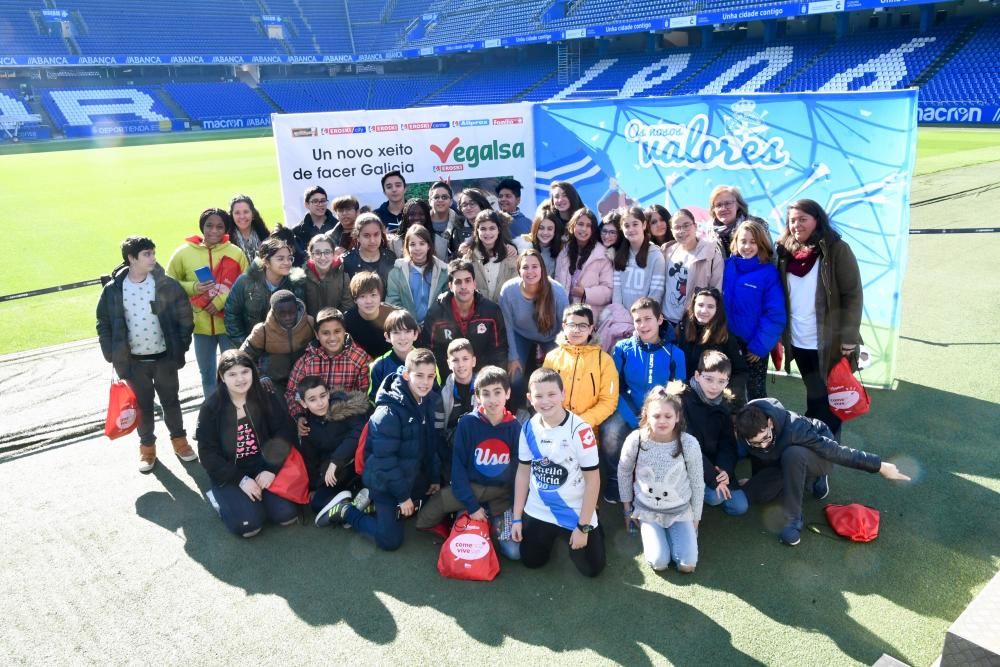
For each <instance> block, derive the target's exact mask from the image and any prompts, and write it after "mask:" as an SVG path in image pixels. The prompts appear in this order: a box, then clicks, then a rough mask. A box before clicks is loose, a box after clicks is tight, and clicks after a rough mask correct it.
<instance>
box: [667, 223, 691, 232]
mask: <svg viewBox="0 0 1000 667" xmlns="http://www.w3.org/2000/svg"><path fill="white" fill-rule="evenodd" d="M692 227H694V223H693V222H685V223H684V224H683V225H671V226H670V229H672V230H674V231H675V232H683V231H684V230H685V229H691V228H692Z"/></svg>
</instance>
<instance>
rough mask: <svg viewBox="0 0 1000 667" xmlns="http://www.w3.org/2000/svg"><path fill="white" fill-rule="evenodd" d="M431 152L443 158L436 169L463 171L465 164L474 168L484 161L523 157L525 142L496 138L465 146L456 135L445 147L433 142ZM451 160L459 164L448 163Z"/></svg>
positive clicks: (440, 158)
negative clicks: (506, 141) (488, 141)
mask: <svg viewBox="0 0 1000 667" xmlns="http://www.w3.org/2000/svg"><path fill="white" fill-rule="evenodd" d="M431 152H432V153H434V154H435V155H437V156H438V159H439V160H441V164H440V165H437V166H435V167H434V171H461V170H462V169H464V168H465V165H469V168H471V169H474V168H476V167H478V166H479V164H480V163H482V162H491V161H493V160H509V159H511V158H523V157H524V142H521V141H518V142H517V143H514V144H509V143H501V142H499V141H497V140H496V139H494V140H493V142H492V143H486V144H471V145H469V146H463V145H462V140H461V139H459V138H458V137H454V138H452V140H451V141H449V142H448V143H447V144H446V145H445V146H444V147H443V148H442V147H441V146H438V145H436V144H431ZM449 161H452V162H455V163H457V164H446V163H447V162H449Z"/></svg>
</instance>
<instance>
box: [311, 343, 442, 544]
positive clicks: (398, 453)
mask: <svg viewBox="0 0 1000 667" xmlns="http://www.w3.org/2000/svg"><path fill="white" fill-rule="evenodd" d="M436 376H437V362H435V360H434V354H433V353H432V352H431V351H430V350H428V349H424V348H417V349H414V350H410V353H409V354H407V355H406V362H405V365H404V366H403V367H402V368H400V369H399V370H398V371H397V372H396V375H395V376H394V377H393V379H392V381H391V382H388V381H387V382H386V384H387V387H386V388H384V389H383V391H381V392H379V394H378V396H377V397H376V399H375V413H374V414H373V415H372V416H371V419H369V420H368V437H367V439H366V440H365V448H364V457H365V465H364V472H363V473H362V475H361V479H362V481H363V482H364V485H365V487H367V488H368V489H369V491H370V494H371V502H372V503H373V504H374V506H375V515H374V516H372V515H371V514H367V513H365V511H364V508H363V507H359V505H361V503H359V502H358V501H357V499H355V502H353V503H352V502H349V501H347V500H344V501H342V502H340V503H337V504H336V505H334V506H333V508H332V509H330V511H329V514H328V516H327V518H328V521H329V523H331V524H335V525H336V524H343V523H348V524H350V525H351V527H352V528H354V529H355V530H356V531H358V532H359V533H360V534H362V535H364V536H366V537H369V538H372V539H373V540H375V545H376V546H377V547H378V548H379V549H385V550H386V551H394V550H396V549H398V548H399V547H400V546H401V545H402V544H403V519H405V518H406V517H409V516H412V515H413V513H414V512H415V511H416V510H417V507H418V504H417V501H419V500H420V499H422V498H423V497H424V496H426V495H434V494H435V493H437V492H438V490H439V489H440V484H439V480H440V474H441V473H440V465H439V462H438V457H437V438H438V434H437V431H436V430H435V428H434V403H435V401H434V399H433V397H430V396H429V394H430V393H431V392H432V391H433V390H434V379H435V377H436ZM414 499H416V500H414Z"/></svg>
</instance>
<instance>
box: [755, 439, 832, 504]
mask: <svg viewBox="0 0 1000 667" xmlns="http://www.w3.org/2000/svg"><path fill="white" fill-rule="evenodd" d="M832 470H833V463H831V462H830V461H827V460H826V459H824V458H821V457H820V456H818V455H817V454H816V453H815V452H814V451H813V450H811V449H809V448H807V447H799V446H797V445H796V446H792V447H789V448H788V449H786V450H785V451H784V452H782V454H781V465H775V466H769V467H767V468H763V469H762V470H759V471H757V472H755V473H754V475H753V477H751V478H750V481H748V482H747V483H746V484H745V485H744V486H743V492H744V493H745V494H747V500H748V501H750V503H751V504H755V505H756V504H759V503H767V502H770V501H772V500H774V499H775V498H777V497H778V495H781V503H782V506H783V508H784V510H785V521H786V522H787V521H794V520H798V519H801V518H802V495H803V493H804V491H805V486H806V480H807V479H815V478H816V477H819V476H821V475H829V474H830V472H831V471H832Z"/></svg>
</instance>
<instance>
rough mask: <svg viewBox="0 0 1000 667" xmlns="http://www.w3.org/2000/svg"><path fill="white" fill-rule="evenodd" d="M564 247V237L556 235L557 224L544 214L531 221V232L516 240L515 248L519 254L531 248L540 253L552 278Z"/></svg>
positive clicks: (546, 270)
mask: <svg viewBox="0 0 1000 667" xmlns="http://www.w3.org/2000/svg"><path fill="white" fill-rule="evenodd" d="M562 246H563V240H562V237H561V236H559V234H557V233H556V223H555V222H554V221H553V220H552V218H550V217H548V216H547V215H545V214H544V213H542V212H540V213H539V214H538V215H536V216H535V219H534V220H532V221H531V231H529V232H528V233H527V234H524V235H522V236H518V237H517V238H515V239H514V247H516V248H517V250H518V252H524V251H525V250H528V249H529V248H531V249H533V250H537V251H538V253H539V255H540V256H541V258H542V262H543V263H544V264H545V273H547V274H548V275H549V277H550V278H551V277H553V276H555V274H556V258H558V257H559V253H560V252H561V251H562Z"/></svg>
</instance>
